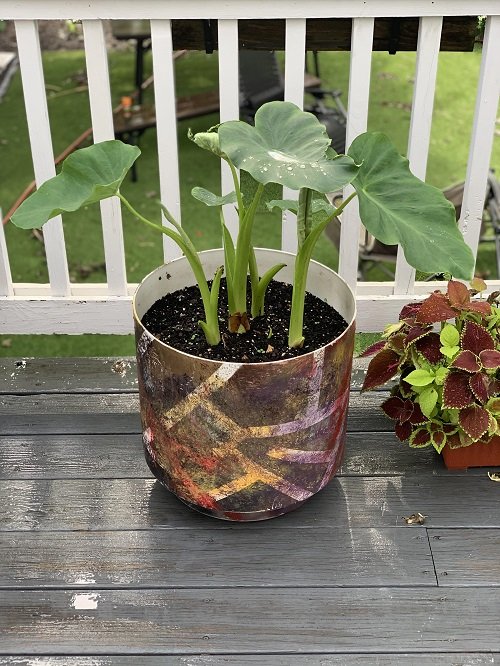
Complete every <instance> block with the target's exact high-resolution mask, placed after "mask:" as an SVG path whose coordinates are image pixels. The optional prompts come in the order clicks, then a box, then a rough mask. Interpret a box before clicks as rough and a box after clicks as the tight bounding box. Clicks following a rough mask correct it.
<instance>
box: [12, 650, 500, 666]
mask: <svg viewBox="0 0 500 666" xmlns="http://www.w3.org/2000/svg"><path fill="white" fill-rule="evenodd" d="M495 664H500V655H498V654H494V653H491V652H490V653H489V654H484V653H483V654H480V653H479V652H476V653H471V652H468V653H467V654H465V653H462V654H461V653H452V654H443V653H442V652H441V653H439V654H423V653H421V652H419V653H418V654H404V653H394V654H370V655H367V654H340V655H334V654H325V653H323V654H302V655H300V656H296V655H291V654H287V655H284V656H280V655H270V654H259V655H246V654H238V655H206V654H205V655H193V656H189V657H187V656H177V657H175V656H174V657H172V656H170V657H169V656H161V657H154V656H149V657H143V656H138V655H134V656H133V657H130V656H128V657H127V656H125V655H120V656H107V655H102V656H93V657H85V656H75V657H69V656H64V657H50V660H47V658H46V657H40V658H39V659H37V658H36V657H8V656H6V657H2V656H0V666H492V665H493V666H495Z"/></svg>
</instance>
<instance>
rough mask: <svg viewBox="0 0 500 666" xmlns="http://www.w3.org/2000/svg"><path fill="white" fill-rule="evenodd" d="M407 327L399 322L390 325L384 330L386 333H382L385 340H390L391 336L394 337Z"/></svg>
mask: <svg viewBox="0 0 500 666" xmlns="http://www.w3.org/2000/svg"><path fill="white" fill-rule="evenodd" d="M404 325H405V322H404V321H398V322H397V323H395V324H388V325H387V326H386V327H385V328H384V332H383V333H382V337H383V338H386V339H387V338H390V337H391V335H394V333H397V332H398V331H399V330H400V329H401V328H403V326H404Z"/></svg>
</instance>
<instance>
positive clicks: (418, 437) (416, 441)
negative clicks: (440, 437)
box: [409, 428, 432, 449]
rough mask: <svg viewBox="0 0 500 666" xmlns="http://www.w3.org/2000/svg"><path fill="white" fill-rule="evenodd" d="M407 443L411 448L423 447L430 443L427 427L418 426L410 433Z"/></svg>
mask: <svg viewBox="0 0 500 666" xmlns="http://www.w3.org/2000/svg"><path fill="white" fill-rule="evenodd" d="M409 444H410V446H411V448H412V449H425V447H426V446H430V445H431V444H432V440H431V433H430V432H429V431H428V430H427V428H418V429H417V430H415V431H414V432H413V433H412V434H411V437H410V441H409Z"/></svg>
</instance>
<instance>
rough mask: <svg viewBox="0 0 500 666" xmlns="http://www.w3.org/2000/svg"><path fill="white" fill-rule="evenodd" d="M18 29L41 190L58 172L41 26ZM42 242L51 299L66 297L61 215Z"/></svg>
mask: <svg viewBox="0 0 500 666" xmlns="http://www.w3.org/2000/svg"><path fill="white" fill-rule="evenodd" d="M15 25H16V36H17V48H18V52H19V63H20V67H21V78H22V82H23V92H24V103H25V107H26V118H27V121H28V131H29V137H30V144H31V155H32V158H33V169H34V172H35V180H36V183H37V186H38V187H40V185H41V184H42V183H43V182H45V181H46V180H48V179H49V178H52V177H53V176H55V175H56V170H55V166H54V151H53V148H52V136H51V133H50V123H49V113H48V109H47V98H46V95H45V81H44V76H43V65H42V55H41V51H40V39H39V35H38V26H37V23H36V21H16V24H15ZM43 239H44V245H45V254H46V257H47V268H48V272H49V280H50V287H51V292H52V295H53V296H67V295H68V294H69V293H70V290H71V287H70V283H69V273H68V261H67V259H66V246H65V244H64V232H63V227H62V219H61V216H60V215H58V216H57V217H55V218H53V219H52V220H50V221H49V222H47V223H46V224H45V225H44V227H43Z"/></svg>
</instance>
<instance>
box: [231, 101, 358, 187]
mask: <svg viewBox="0 0 500 666" xmlns="http://www.w3.org/2000/svg"><path fill="white" fill-rule="evenodd" d="M219 139H220V148H221V149H222V150H223V152H224V153H225V154H226V155H227V156H228V157H229V158H230V159H231V161H232V162H233V164H235V165H236V166H237V167H238V168H240V169H243V170H245V171H248V173H250V174H251V175H252V176H253V177H254V178H255V180H257V181H258V182H259V183H262V184H264V185H266V184H267V183H279V184H280V185H286V186H287V187H289V188H291V189H292V190H299V189H300V188H301V187H308V188H310V189H312V190H316V191H317V192H331V191H333V190H336V189H338V188H340V187H342V186H343V185H346V184H347V183H350V182H351V180H352V179H353V178H354V177H355V176H356V174H357V172H358V167H357V166H356V164H355V163H354V161H353V160H352V159H351V158H350V157H347V156H345V155H336V154H335V153H333V151H329V153H328V155H327V149H328V147H329V145H330V139H329V138H328V135H327V133H326V129H325V127H324V125H322V124H321V123H320V122H319V120H318V119H317V118H316V117H315V116H314V115H312V114H311V113H306V112H304V111H301V110H300V109H299V108H298V107H297V106H295V104H291V103H290V102H268V103H267V104H264V105H263V106H261V107H260V109H259V110H258V111H257V113H256V114H255V127H252V126H251V125H248V124H247V123H244V122H242V121H239V120H233V121H229V122H226V123H223V124H222V125H221V126H220V127H219ZM332 153H333V155H334V157H331V155H332Z"/></svg>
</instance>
